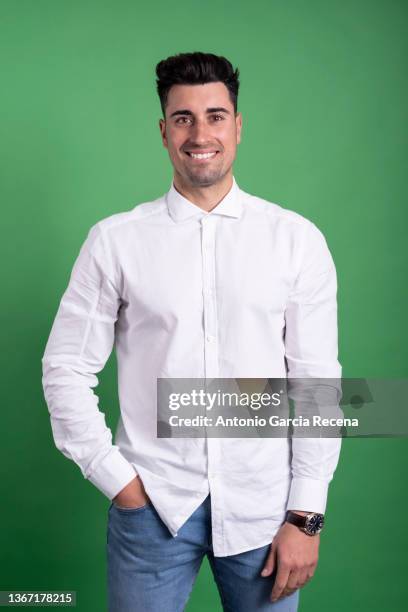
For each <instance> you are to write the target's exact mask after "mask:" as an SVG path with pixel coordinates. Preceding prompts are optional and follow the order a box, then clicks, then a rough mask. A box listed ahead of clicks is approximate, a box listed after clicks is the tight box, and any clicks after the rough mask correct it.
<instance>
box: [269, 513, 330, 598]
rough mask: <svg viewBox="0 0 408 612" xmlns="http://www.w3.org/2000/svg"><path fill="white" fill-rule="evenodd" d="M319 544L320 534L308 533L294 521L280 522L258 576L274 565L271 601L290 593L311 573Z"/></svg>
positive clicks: (315, 561)
mask: <svg viewBox="0 0 408 612" xmlns="http://www.w3.org/2000/svg"><path fill="white" fill-rule="evenodd" d="M299 514H306V513H304V512H299ZM319 544H320V534H317V535H314V536H309V535H307V534H306V533H303V532H302V531H301V530H300V529H299V528H298V527H296V525H292V524H291V523H283V525H282V526H281V527H280V529H279V531H278V533H277V534H276V536H275V537H274V539H273V541H272V544H271V550H270V553H269V555H268V558H267V560H266V563H265V566H264V568H263V570H262V572H261V576H270V575H271V574H272V572H273V571H274V569H275V567H276V566H277V574H276V579H275V584H274V586H273V589H272V594H271V600H272V601H276V600H277V599H279V598H280V597H286V596H287V595H291V593H293V592H294V591H296V589H300V588H301V587H303V586H304V585H305V584H306V583H307V582H308V581H309V580H310V579H311V578H312V577H313V574H314V572H315V569H316V566H317V561H318V558H319Z"/></svg>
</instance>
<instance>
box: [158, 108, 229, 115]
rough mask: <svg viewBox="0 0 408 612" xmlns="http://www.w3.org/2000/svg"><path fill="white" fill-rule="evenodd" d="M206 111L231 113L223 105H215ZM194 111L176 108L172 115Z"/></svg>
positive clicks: (188, 113) (189, 113)
mask: <svg viewBox="0 0 408 612" xmlns="http://www.w3.org/2000/svg"><path fill="white" fill-rule="evenodd" d="M205 112H206V113H227V114H228V115H230V114H231V113H230V111H229V110H228V109H226V108H224V107H223V106H213V107H212V108H207V110H206V111H205ZM193 114H194V113H192V112H191V110H188V109H182V110H176V111H174V113H171V115H170V117H174V116H176V115H193Z"/></svg>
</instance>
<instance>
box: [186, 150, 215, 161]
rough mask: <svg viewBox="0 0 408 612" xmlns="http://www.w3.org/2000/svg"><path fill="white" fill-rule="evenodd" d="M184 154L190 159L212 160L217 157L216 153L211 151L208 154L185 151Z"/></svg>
mask: <svg viewBox="0 0 408 612" xmlns="http://www.w3.org/2000/svg"><path fill="white" fill-rule="evenodd" d="M185 153H186V154H187V155H188V156H189V157H191V158H192V159H212V158H213V157H215V156H216V155H217V153H218V151H212V152H210V153H191V152H189V151H185Z"/></svg>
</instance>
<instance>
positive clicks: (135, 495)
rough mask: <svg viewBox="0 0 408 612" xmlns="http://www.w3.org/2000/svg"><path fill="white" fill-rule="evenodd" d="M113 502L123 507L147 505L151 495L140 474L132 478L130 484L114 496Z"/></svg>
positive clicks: (135, 507)
mask: <svg viewBox="0 0 408 612" xmlns="http://www.w3.org/2000/svg"><path fill="white" fill-rule="evenodd" d="M112 502H113V503H114V504H115V505H117V506H120V507H121V508H133V509H137V508H141V507H142V506H145V505H146V504H147V503H148V502H149V497H148V495H147V493H146V491H145V489H144V486H143V483H142V481H141V479H140V478H139V476H136V477H135V478H134V479H133V480H131V481H130V482H129V484H127V485H126V487H125V488H124V489H122V490H121V491H120V492H119V493H118V494H117V495H116V497H114V498H113V500H112Z"/></svg>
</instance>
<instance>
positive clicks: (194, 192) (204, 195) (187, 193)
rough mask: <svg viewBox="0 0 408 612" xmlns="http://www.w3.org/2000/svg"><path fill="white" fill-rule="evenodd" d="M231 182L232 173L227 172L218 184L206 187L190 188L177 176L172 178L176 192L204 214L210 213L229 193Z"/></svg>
mask: <svg viewBox="0 0 408 612" xmlns="http://www.w3.org/2000/svg"><path fill="white" fill-rule="evenodd" d="M232 182H233V179H232V172H229V173H228V174H227V175H225V176H224V177H223V178H222V179H221V180H220V181H219V182H217V183H214V185H209V186H208V187H192V186H191V185H189V184H188V183H186V182H185V181H183V179H182V177H180V176H179V175H174V177H173V183H174V187H175V188H176V189H177V191H178V192H179V193H181V195H182V196H184V197H185V198H187V200H189V201H190V202H192V203H193V204H195V205H196V206H199V207H200V208H202V209H203V210H204V211H205V212H210V211H211V210H213V208H215V207H216V206H217V205H218V204H219V203H220V202H221V200H222V199H223V198H224V197H225V196H226V195H227V193H228V192H229V191H230V189H231V187H232Z"/></svg>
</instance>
